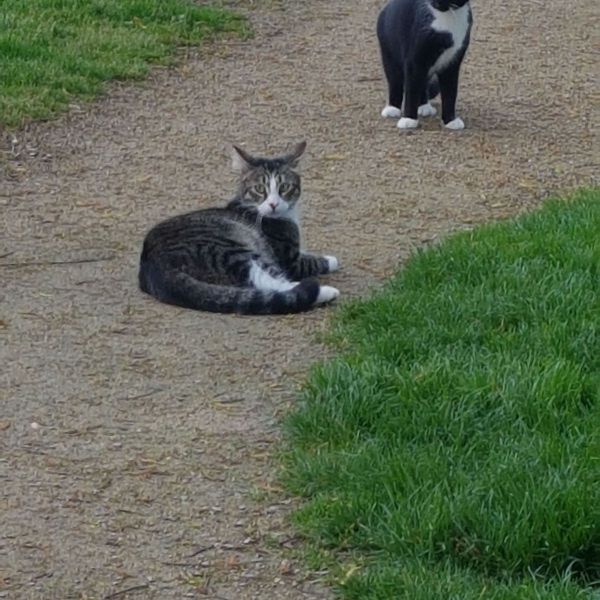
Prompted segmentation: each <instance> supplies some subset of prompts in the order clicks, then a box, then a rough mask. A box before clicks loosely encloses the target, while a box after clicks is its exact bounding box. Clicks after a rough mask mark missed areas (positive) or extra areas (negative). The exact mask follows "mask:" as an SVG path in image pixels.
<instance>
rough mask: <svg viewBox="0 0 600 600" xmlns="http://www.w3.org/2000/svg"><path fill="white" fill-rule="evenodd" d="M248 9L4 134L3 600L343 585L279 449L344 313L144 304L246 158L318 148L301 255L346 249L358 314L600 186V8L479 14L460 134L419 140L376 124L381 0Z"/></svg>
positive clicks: (0, 162)
mask: <svg viewBox="0 0 600 600" xmlns="http://www.w3.org/2000/svg"><path fill="white" fill-rule="evenodd" d="M240 5H241V8H242V10H245V11H247V12H248V14H249V16H250V19H251V22H252V25H253V27H254V28H255V31H256V36H255V37H254V39H251V40H248V41H240V40H226V41H220V42H215V43H211V44H208V45H206V46H204V47H203V48H202V49H201V50H198V51H193V52H191V51H190V52H188V53H187V54H186V56H183V57H182V60H181V63H180V65H179V66H178V67H177V68H174V69H157V70H155V71H154V73H153V75H152V77H151V78H150V80H149V81H148V82H146V83H145V84H143V85H141V86H136V85H123V86H122V85H114V86H112V88H111V92H110V94H108V95H107V96H106V97H105V98H103V99H102V100H100V101H98V102H96V103H94V104H93V105H91V106H84V107H81V106H75V105H74V106H73V107H72V110H71V112H70V113H69V114H68V115H67V116H65V117H63V118H61V119H59V120H58V121H55V122H52V123H43V124H35V125H32V126H30V127H28V128H26V129H25V130H22V131H17V132H4V134H3V136H2V142H1V143H2V147H1V148H0V149H1V150H2V154H1V156H2V158H1V159H0V169H1V172H0V215H1V218H2V236H1V238H0V278H1V279H0V281H1V287H0V343H1V346H0V365H1V368H0V395H1V397H0V598H10V599H23V600H25V599H61V600H62V599H71V598H77V599H84V598H86V599H101V598H106V599H108V598H121V599H130V598H131V599H134V598H144V599H160V600H169V599H181V598H188V597H189V598H211V599H221V600H223V599H227V600H245V599H251V598H252V599H253V598H260V599H267V600H269V599H273V600H277V599H283V600H285V599H293V600H296V599H298V600H299V599H307V598H329V597H331V596H332V592H331V591H329V590H328V589H327V587H326V586H325V585H324V584H323V581H322V579H323V574H321V573H309V572H307V571H306V569H305V568H304V566H303V565H302V563H301V561H299V560H298V558H297V557H296V555H295V554H294V552H293V550H290V548H292V549H293V546H294V545H295V544H296V543H297V541H296V539H295V537H294V533H293V529H292V528H291V526H290V524H289V522H288V518H289V514H290V507H291V505H292V504H293V502H292V501H291V500H290V499H288V498H286V496H285V494H283V493H282V492H281V490H280V489H279V488H278V486H277V479H276V468H277V463H276V461H275V459H274V457H273V452H274V451H275V449H276V448H277V443H278V440H279V436H280V430H279V428H278V419H279V418H280V416H281V415H282V414H284V413H285V412H286V411H287V410H289V407H290V405H291V404H292V403H293V402H294V398H295V393H296V390H297V385H298V383H299V382H301V381H302V378H303V377H304V376H305V374H306V372H307V369H308V368H309V367H310V365H311V364H312V363H314V362H315V361H317V360H319V359H322V358H323V357H324V356H327V354H328V352H329V350H328V349H326V348H325V347H324V346H323V345H322V344H320V343H319V342H318V335H317V334H318V333H319V332H320V331H322V330H323V329H324V328H325V327H326V326H327V322H328V320H329V318H330V316H331V314H332V313H333V312H334V311H335V310H336V309H335V307H329V308H326V309H320V310H316V311H314V312H311V313H308V314H305V315H301V316H290V317H282V318H243V317H238V316H221V315H213V314H202V313H196V312H193V311H186V310H180V309H176V308H173V307H168V306H165V305H162V304H159V303H158V302H155V301H153V300H152V299H151V298H149V297H148V296H145V295H143V294H142V293H140V292H139V291H138V289H137V284H136V270H137V260H138V254H139V250H140V245H141V241H142V238H143V235H144V233H145V231H146V230H147V229H148V228H149V227H150V226H151V225H152V224H154V223H156V222H157V221H158V220H159V219H162V218H165V217H167V216H170V215H172V214H175V213H178V212H182V211H185V210H190V209H193V208H196V207H202V206H209V205H214V204H221V203H222V202H224V201H226V200H227V199H228V198H229V196H230V192H231V191H232V190H233V185H234V176H233V174H232V173H231V171H230V166H229V158H228V152H229V144H230V143H232V142H235V143H238V144H241V145H243V146H244V147H245V148H247V149H248V150H250V151H251V152H252V151H254V152H257V153H263V154H267V153H271V152H280V151H283V150H285V149H286V148H288V147H289V146H291V144H293V143H295V142H297V141H299V140H301V139H306V140H308V144H309V146H308V151H307V155H306V158H305V160H304V190H305V192H304V200H303V205H304V211H303V212H304V227H305V237H306V244H307V247H309V248H310V249H313V250H320V251H324V252H327V253H330V254H336V255H337V256H338V257H339V258H340V260H341V263H342V265H343V270H342V271H341V272H339V273H336V274H334V275H332V276H331V277H329V278H328V279H329V281H330V282H331V283H332V284H334V285H336V286H337V287H339V288H340V290H341V292H342V297H341V299H340V300H341V301H342V302H343V301H344V300H347V299H348V298H351V297H357V296H361V295H365V294H368V293H369V290H370V289H371V288H376V287H377V286H378V285H380V284H381V283H382V282H383V281H384V280H385V278H386V277H388V276H389V275H391V274H392V273H393V272H394V271H395V270H396V269H397V268H398V267H399V265H401V264H402V262H403V261H404V260H405V259H406V258H407V257H408V256H409V254H410V253H411V252H412V251H413V250H414V249H415V248H419V247H422V246H423V245H425V244H428V243H431V242H432V241H435V240H437V239H440V238H442V237H443V236H445V235H446V234H447V233H449V232H451V231H455V230H458V229H461V228H466V227H472V226H473V225H475V224H477V223H482V222H487V221H490V220H493V219H498V218H503V217H506V216H510V215H514V214H517V213H520V212H522V211H527V210H531V209H533V208H534V207H536V206H537V205H539V204H540V202H542V200H543V199H544V198H545V197H547V196H548V195H549V194H551V193H554V192H556V191H566V190H570V189H572V188H574V187H576V186H579V185H587V184H590V183H593V182H594V180H595V178H597V177H598V160H597V157H598V149H599V146H598V115H599V112H598V111H599V109H598V87H597V79H596V81H594V78H595V77H597V59H598V55H597V44H596V54H594V40H593V35H594V32H597V30H598V27H597V25H598V11H597V5H596V2H595V0H574V1H573V2H568V3H561V2H553V3H548V2H540V1H539V0H507V1H506V2H475V6H474V12H475V19H476V23H475V28H474V32H473V41H472V45H471V48H470V51H469V54H468V57H467V60H466V63H465V65H464V69H463V77H462V81H461V87H460V96H459V114H460V115H461V116H462V117H463V118H464V120H465V122H466V125H467V129H466V130H465V131H463V132H449V131H445V130H442V129H441V128H440V125H439V121H438V120H437V119H433V120H430V121H428V122H427V123H426V125H425V126H424V127H422V128H421V129H420V130H418V131H416V132H414V133H403V132H400V131H398V130H397V129H396V128H395V122H394V121H393V120H382V119H381V118H380V117H379V112H380V110H381V108H382V107H383V106H384V104H385V100H386V90H385V83H384V79H383V74H382V71H381V68H380V64H379V56H378V49H377V43H376V38H375V35H374V22H375V18H376V14H377V12H378V10H379V8H380V7H381V6H382V2H381V1H371V2H365V1H364V0H328V1H327V2H324V1H323V0H302V2H297V1H292V0H282V1H281V2H263V1H259V2H257V3H254V2H243V3H238V6H240ZM596 42H597V40H596ZM594 152H595V153H596V154H594ZM596 182H597V179H596ZM448 268H451V265H449V266H448ZM126 590H129V591H126Z"/></svg>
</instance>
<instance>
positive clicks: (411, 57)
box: [377, 0, 473, 124]
mask: <svg viewBox="0 0 600 600" xmlns="http://www.w3.org/2000/svg"><path fill="white" fill-rule="evenodd" d="M465 5H467V10H468V29H467V34H466V36H465V39H464V42H463V44H462V46H461V47H460V48H459V49H458V50H457V52H456V54H455V55H454V57H453V59H452V60H451V62H450V63H448V64H447V65H444V66H442V67H441V68H439V69H438V68H434V66H435V64H436V61H437V60H438V58H439V57H440V55H441V54H442V53H443V52H444V51H445V50H446V49H448V48H450V47H451V46H452V44H453V38H452V35H451V34H449V33H447V32H440V31H437V30H435V29H433V28H432V27H431V24H432V23H433V21H434V16H433V14H432V11H431V6H433V7H434V8H436V9H437V10H439V11H443V12H446V11H457V10H458V9H461V7H463V6H465ZM468 5H469V2H468V0H391V1H390V2H389V3H388V4H387V5H386V6H385V7H384V8H383V10H382V11H381V13H380V14H379V19H378V21H377V35H378V38H379V45H380V50H381V59H382V62H383V68H384V71H385V75H386V78H387V81H388V90H389V105H391V106H394V107H396V108H398V109H400V108H401V107H402V106H403V101H404V108H403V116H404V117H408V118H410V119H417V118H418V114H417V113H418V108H419V106H420V105H423V104H426V103H427V102H428V100H429V99H430V98H433V97H434V96H435V95H436V94H437V93H438V90H439V91H440V92H441V95H442V120H443V122H444V124H448V123H449V122H450V121H453V120H454V119H455V117H456V114H455V106H456V96H457V90H458V78H459V71H460V66H461V63H462V61H463V58H464V56H465V53H466V51H467V48H468V46H469V40H470V31H471V25H472V23H473V16H472V13H471V9H470V6H468ZM454 14H456V13H454Z"/></svg>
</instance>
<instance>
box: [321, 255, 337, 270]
mask: <svg viewBox="0 0 600 600" xmlns="http://www.w3.org/2000/svg"><path fill="white" fill-rule="evenodd" d="M324 258H325V260H326V261H327V269H328V270H327V272H328V273H333V272H334V271H337V270H338V269H339V268H340V261H339V260H338V259H337V258H336V257H335V256H325V257H324Z"/></svg>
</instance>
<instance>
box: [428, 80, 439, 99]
mask: <svg viewBox="0 0 600 600" xmlns="http://www.w3.org/2000/svg"><path fill="white" fill-rule="evenodd" d="M439 93H440V82H439V80H438V78H437V75H434V76H433V77H432V78H431V79H430V80H429V83H428V84H427V98H428V99H429V100H433V99H434V98H435V97H436V96H437V95H438V94H439Z"/></svg>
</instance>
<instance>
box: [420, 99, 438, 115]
mask: <svg viewBox="0 0 600 600" xmlns="http://www.w3.org/2000/svg"><path fill="white" fill-rule="evenodd" d="M417 113H418V115H419V116H420V117H433V116H434V115H436V114H437V110H436V109H435V108H434V107H433V106H431V104H430V103H429V102H428V103H427V104H421V106H419V109H418V111H417Z"/></svg>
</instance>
